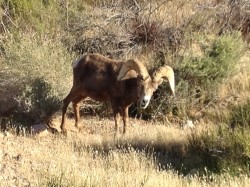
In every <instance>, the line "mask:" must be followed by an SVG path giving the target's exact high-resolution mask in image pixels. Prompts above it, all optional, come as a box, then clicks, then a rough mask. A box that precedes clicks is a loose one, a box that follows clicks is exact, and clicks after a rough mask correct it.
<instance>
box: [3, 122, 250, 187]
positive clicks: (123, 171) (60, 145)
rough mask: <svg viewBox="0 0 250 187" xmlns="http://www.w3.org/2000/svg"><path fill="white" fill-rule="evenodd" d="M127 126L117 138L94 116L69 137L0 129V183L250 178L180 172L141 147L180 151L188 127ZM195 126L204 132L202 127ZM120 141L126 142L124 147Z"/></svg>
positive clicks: (230, 182) (237, 182)
mask: <svg viewBox="0 0 250 187" xmlns="http://www.w3.org/2000/svg"><path fill="white" fill-rule="evenodd" d="M68 122H69V124H71V125H72V123H71V120H69V121H68ZM135 123H136V124H135ZM131 124H133V125H132V126H129V128H128V129H129V132H128V135H127V136H126V137H125V138H122V137H121V138H120V139H119V141H120V142H117V141H115V140H114V139H113V132H112V129H113V121H110V120H108V119H103V120H98V119H97V118H95V119H93V118H91V119H88V118H87V119H85V129H84V132H82V133H74V132H72V133H71V134H70V136H68V137H62V136H54V135H47V136H46V137H36V136H35V137H31V136H23V137H21V136H15V135H11V134H3V133H1V134H0V140H1V141H0V142H1V143H0V163H1V164H0V174H1V175H0V186H225V185H227V186H232V187H235V186H247V185H248V184H249V182H250V179H249V178H248V177H247V176H240V177H238V178H234V177H230V176H227V175H222V176H210V178H206V177H204V178H200V177H197V176H196V175H194V176H192V175H187V176H183V175H179V174H177V172H176V171H174V170H173V169H171V167H170V166H167V165H166V166H165V167H163V163H162V162H160V161H159V160H158V159H157V156H156V155H154V154H149V153H148V151H146V149H147V147H146V145H147V143H149V142H151V143H152V142H153V141H155V145H156V144H159V143H160V144H161V146H165V148H166V149H173V148H175V149H180V147H181V146H179V147H178V146H177V145H184V144H185V142H186V140H187V137H188V135H190V133H191V130H187V129H186V130H182V129H180V128H179V127H173V126H172V127H168V126H164V125H160V124H152V123H144V122H142V121H140V120H131ZM198 129H199V130H198V131H203V130H204V126H203V127H198ZM205 129H206V128H205ZM91 132H92V133H91ZM124 142H127V143H129V144H131V146H129V145H128V146H126V147H123V146H122V144H123V143H124ZM119 145H121V146H119ZM143 146H144V147H143ZM171 146H172V147H171ZM100 148H102V149H100ZM105 148H106V149H105ZM107 150H108V151H107ZM166 157H167V155H166ZM165 159H167V158H165ZM164 168H165V169H164Z"/></svg>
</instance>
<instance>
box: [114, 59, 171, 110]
mask: <svg viewBox="0 0 250 187" xmlns="http://www.w3.org/2000/svg"><path fill="white" fill-rule="evenodd" d="M130 70H134V71H136V72H137V74H138V75H137V93H138V97H139V100H140V107H141V108H144V109H145V108H147V106H148V104H149V102H150V99H151V97H152V95H153V93H154V91H156V90H157V88H158V86H159V85H160V84H161V83H162V82H163V78H167V79H168V81H169V84H170V87H171V90H172V92H173V94H174V87H175V80H174V71H173V69H172V68H171V67H169V66H163V67H160V68H159V69H158V70H156V71H155V73H154V74H153V76H152V78H151V77H150V76H149V73H148V71H147V69H146V67H145V66H144V65H143V64H142V63H141V62H139V61H136V60H128V61H127V62H125V63H124V64H123V66H122V68H121V70H120V72H119V75H118V77H117V79H118V80H121V79H122V78H123V77H124V76H125V74H126V73H127V72H128V71H130Z"/></svg>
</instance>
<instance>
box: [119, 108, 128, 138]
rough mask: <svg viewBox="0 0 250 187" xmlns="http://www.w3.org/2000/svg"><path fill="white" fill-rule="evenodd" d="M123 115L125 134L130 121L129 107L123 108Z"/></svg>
mask: <svg viewBox="0 0 250 187" xmlns="http://www.w3.org/2000/svg"><path fill="white" fill-rule="evenodd" d="M121 115H122V121H123V134H125V133H126V127H127V123H128V107H126V108H125V109H123V111H122V114H121Z"/></svg>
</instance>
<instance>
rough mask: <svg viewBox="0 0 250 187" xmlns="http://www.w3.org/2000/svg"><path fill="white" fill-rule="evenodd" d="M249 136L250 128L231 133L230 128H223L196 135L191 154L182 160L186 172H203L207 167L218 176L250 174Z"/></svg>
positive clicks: (191, 145) (192, 140)
mask: <svg viewBox="0 0 250 187" xmlns="http://www.w3.org/2000/svg"><path fill="white" fill-rule="evenodd" d="M248 134H249V129H245V130H239V129H237V130H235V131H234V132H233V133H232V131H230V129H228V127H223V126H221V127H220V128H218V129H214V130H211V131H208V132H203V133H202V134H200V135H198V134H197V133H195V132H194V133H193V134H192V136H190V138H189V142H188V146H187V150H188V153H187V155H186V157H185V158H183V162H182V163H183V169H184V170H189V171H190V170H192V169H200V171H204V169H205V168H207V169H208V170H210V171H212V172H216V173H223V172H229V173H231V174H232V175H238V174H241V173H242V172H243V173H244V172H246V173H248V174H250V173H249V171H250V170H249V169H250V168H249V167H250V165H249V163H250V152H249V150H250V144H249V141H250V139H249V135H248ZM189 158H196V159H195V160H194V159H189ZM194 162H195V163H194Z"/></svg>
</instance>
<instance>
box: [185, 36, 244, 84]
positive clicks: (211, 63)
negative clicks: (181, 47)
mask: <svg viewBox="0 0 250 187" xmlns="http://www.w3.org/2000/svg"><path fill="white" fill-rule="evenodd" d="M211 46H212V47H211V48H210V47H205V48H204V49H203V50H204V51H203V52H204V56H202V57H195V58H193V57H192V56H191V57H187V58H184V59H183V63H182V65H181V66H182V71H183V72H186V73H187V74H188V77H189V81H190V82H192V83H194V82H196V83H198V85H200V86H203V87H204V86H207V87H211V85H213V84H214V83H216V84H217V83H219V82H220V81H221V80H222V79H223V78H226V77H227V76H229V75H230V74H231V73H232V72H233V70H234V68H235V66H236V64H237V63H238V60H239V58H240V57H241V56H242V54H243V52H244V43H243V41H242V38H241V35H240V34H239V33H233V34H225V35H222V36H219V37H217V38H215V40H214V42H213V43H212V45H211ZM184 74H185V73H184Z"/></svg>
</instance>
